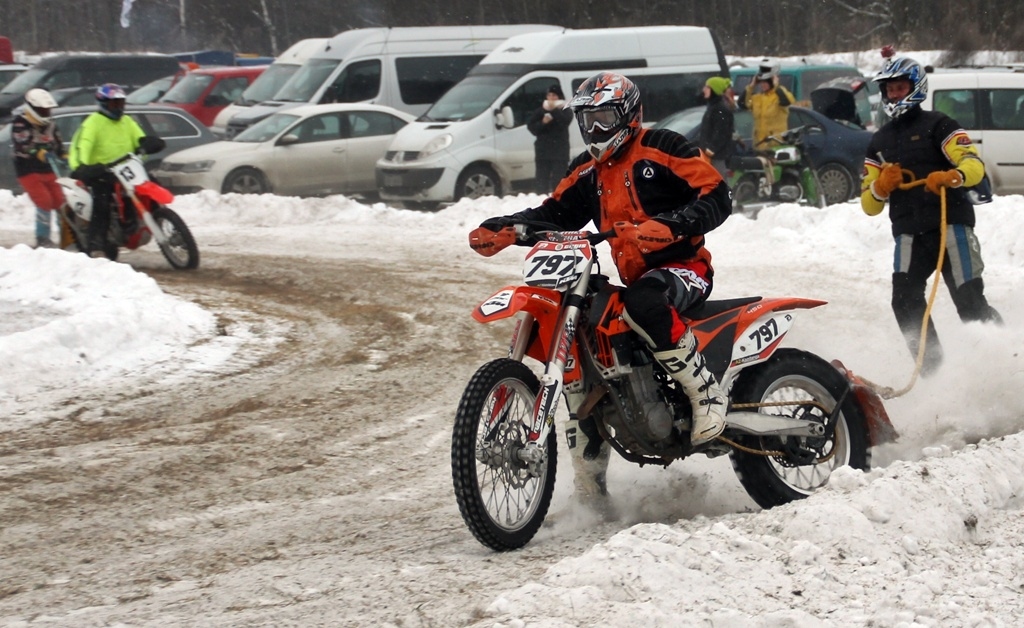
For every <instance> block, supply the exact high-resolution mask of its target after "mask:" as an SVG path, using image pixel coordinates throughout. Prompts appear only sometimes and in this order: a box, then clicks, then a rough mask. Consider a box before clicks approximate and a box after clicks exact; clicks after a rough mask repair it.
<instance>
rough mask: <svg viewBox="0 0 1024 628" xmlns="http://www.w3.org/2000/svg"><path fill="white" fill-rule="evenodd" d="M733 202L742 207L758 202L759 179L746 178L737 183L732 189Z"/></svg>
mask: <svg viewBox="0 0 1024 628" xmlns="http://www.w3.org/2000/svg"><path fill="white" fill-rule="evenodd" d="M732 200H733V202H735V203H739V204H740V205H743V204H746V203H753V202H754V201H756V200H757V179H756V178H755V177H750V176H746V177H743V178H742V179H740V180H739V181H737V182H736V185H735V186H734V187H733V189H732Z"/></svg>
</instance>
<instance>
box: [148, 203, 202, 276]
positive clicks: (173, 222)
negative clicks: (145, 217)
mask: <svg viewBox="0 0 1024 628" xmlns="http://www.w3.org/2000/svg"><path fill="white" fill-rule="evenodd" d="M153 218H155V219H156V224H157V226H159V227H160V231H162V232H163V234H164V238H165V239H166V242H160V240H157V243H158V244H159V246H160V251H161V252H162V253H163V254H164V257H165V258H167V262H168V263H170V265H171V266H173V267H174V268H176V269H178V270H191V269H193V268H197V267H198V266H199V246H198V245H197V244H196V239H195V238H194V237H192V232H191V231H189V230H188V225H186V224H185V221H184V220H182V219H181V216H179V215H178V214H177V213H175V212H174V210H173V209H171V208H169V207H158V208H156V209H154V210H153Z"/></svg>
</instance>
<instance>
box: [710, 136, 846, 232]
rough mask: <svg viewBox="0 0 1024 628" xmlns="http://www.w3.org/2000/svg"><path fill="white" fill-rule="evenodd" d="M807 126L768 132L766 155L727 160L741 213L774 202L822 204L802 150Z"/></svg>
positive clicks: (810, 168)
mask: <svg viewBox="0 0 1024 628" xmlns="http://www.w3.org/2000/svg"><path fill="white" fill-rule="evenodd" d="M809 131H810V128H809V127H808V126H798V127H794V128H792V129H789V130H787V131H785V132H784V133H782V134H781V135H769V136H768V138H767V141H768V142H769V143H770V144H771V145H772V148H771V150H770V151H769V152H768V154H766V155H762V156H754V155H737V156H735V157H733V158H732V159H730V160H729V169H730V171H731V173H732V174H731V176H730V177H729V187H731V188H732V194H733V201H734V202H735V203H736V204H737V205H738V206H739V207H738V208H739V209H741V210H742V211H744V212H751V211H753V212H756V211H758V210H760V209H761V208H763V207H765V206H767V205H773V204H775V203H805V204H808V205H814V206H816V207H825V205H826V204H827V203H826V202H825V195H824V193H823V192H822V189H821V182H820V181H819V180H818V173H817V171H816V170H815V169H814V165H813V164H812V163H811V160H810V158H809V156H808V154H807V151H806V150H804V145H805V141H804V138H805V135H806V134H807V133H808V132H809Z"/></svg>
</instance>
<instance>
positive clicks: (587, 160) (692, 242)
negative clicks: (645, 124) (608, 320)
mask: <svg viewBox="0 0 1024 628" xmlns="http://www.w3.org/2000/svg"><path fill="white" fill-rule="evenodd" d="M730 213H732V194H731V192H730V191H729V186H728V185H727V184H726V183H725V181H724V180H723V179H722V176H721V175H720V174H719V173H718V171H717V170H715V168H714V166H712V165H711V163H710V162H708V161H707V159H706V158H705V157H703V156H702V154H701V152H700V150H699V149H698V148H697V147H696V146H695V145H694V144H692V143H690V142H689V141H688V140H687V139H686V138H685V137H683V136H682V135H680V134H678V133H675V132H674V131H669V130H667V129H657V130H651V129H643V130H641V131H640V133H639V135H638V136H637V137H636V138H634V139H633V141H631V142H630V143H629V144H628V145H627V146H626V147H625V148H624V149H623V150H622V151H621V152H620V153H618V154H616V155H615V156H613V157H611V158H609V159H607V160H605V161H604V162H602V163H597V162H595V161H594V159H593V158H592V157H591V156H590V154H589V153H582V154H581V155H579V156H578V157H576V158H575V159H574V160H573V161H572V163H571V164H570V165H569V174H568V175H566V177H565V178H564V179H562V181H561V182H560V183H559V184H558V187H557V188H556V189H555V191H554V193H552V195H551V197H550V198H548V199H547V200H545V201H544V203H543V204H541V205H540V206H539V207H534V208H532V209H528V210H525V211H523V212H520V213H518V214H516V216H517V217H522V218H523V219H526V220H539V221H544V222H550V223H554V224H557V225H559V226H560V227H562V228H563V229H566V230H576V229H582V228H583V227H584V226H586V225H587V223H589V222H593V223H594V224H595V225H597V228H598V230H600V231H608V230H610V229H612V226H613V225H614V224H615V223H616V222H619V221H627V222H631V223H634V224H640V223H642V222H645V221H647V220H650V219H651V218H658V219H659V220H661V221H663V222H665V223H667V224H668V225H669V226H670V227H671V228H672V230H673V232H674V233H676V235H685V236H689V237H688V238H685V239H683V240H681V241H679V242H677V243H675V244H672V245H670V246H668V247H666V248H664V249H661V250H659V251H654V252H652V253H649V254H646V255H641V254H640V253H639V252H638V251H636V249H635V247H630V246H629V245H628V244H627V242H626V241H624V240H623V239H620V238H613V239H612V240H611V241H610V243H611V247H612V254H613V255H614V256H615V264H616V266H617V267H618V269H619V275H620V277H621V278H622V280H623V281H624V282H625V283H626V284H627V285H628V284H629V283H630V282H632V281H633V280H635V279H636V278H638V277H639V276H640V275H641V274H643V272H644V271H646V270H648V269H651V268H657V267H659V266H662V265H664V264H667V263H671V262H685V261H690V260H693V259H698V258H699V259H703V260H705V261H706V262H707V264H708V267H709V270H710V266H711V254H710V253H709V252H708V251H707V249H705V248H704V234H706V233H708V232H709V231H711V230H712V229H715V228H716V227H718V226H719V225H721V224H722V223H723V222H725V219H726V218H728V217H729V214H730Z"/></svg>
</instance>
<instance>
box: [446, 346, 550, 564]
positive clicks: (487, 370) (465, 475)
mask: <svg viewBox="0 0 1024 628" xmlns="http://www.w3.org/2000/svg"><path fill="white" fill-rule="evenodd" d="M539 390H540V383H539V382H538V381H537V377H536V375H534V374H533V372H532V371H530V369H529V368H527V367H526V365H524V364H523V363H522V362H517V361H515V360H511V359H508V358H502V359H499V360H494V361H492V362H488V363H487V364H485V365H483V366H482V367H480V369H479V370H477V372H476V373H475V374H474V375H473V377H472V379H470V381H469V385H468V386H466V390H465V392H463V393H462V400H461V401H460V402H459V409H458V412H457V413H456V415H455V427H454V429H453V431H452V482H453V483H454V485H455V499H456V500H457V501H458V504H459V511H460V512H461V513H462V518H463V519H464V520H465V522H466V525H467V526H468V527H469V530H470V532H472V533H473V536H475V537H476V538H477V540H478V541H480V542H481V543H483V544H484V545H486V546H487V547H489V548H491V549H493V550H496V551H499V552H504V551H509V550H514V549H519V548H520V547H523V546H524V545H526V544H527V543H529V542H530V539H532V538H533V536H534V535H535V534H536V533H537V530H538V529H539V528H540V526H541V524H542V523H543V522H544V517H545V516H546V515H547V512H548V507H549V506H550V505H551V496H552V495H553V494H554V491H555V467H556V465H557V451H556V436H555V430H551V432H550V433H549V434H548V438H547V440H546V442H545V443H543V444H542V445H543V446H542V447H540V451H539V452H538V453H539V454H540V456H539V457H538V459H537V460H534V461H527V460H525V459H524V456H523V455H522V454H523V452H524V451H525V450H526V449H527V437H528V435H529V431H530V423H531V421H532V416H533V405H534V401H535V400H536V398H537V392H538V391H539Z"/></svg>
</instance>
